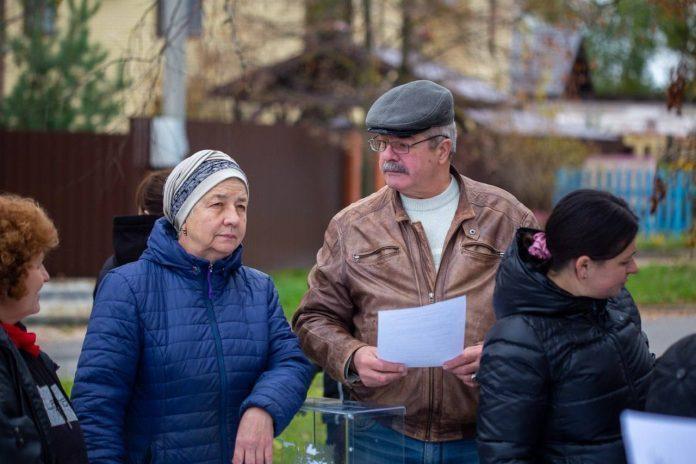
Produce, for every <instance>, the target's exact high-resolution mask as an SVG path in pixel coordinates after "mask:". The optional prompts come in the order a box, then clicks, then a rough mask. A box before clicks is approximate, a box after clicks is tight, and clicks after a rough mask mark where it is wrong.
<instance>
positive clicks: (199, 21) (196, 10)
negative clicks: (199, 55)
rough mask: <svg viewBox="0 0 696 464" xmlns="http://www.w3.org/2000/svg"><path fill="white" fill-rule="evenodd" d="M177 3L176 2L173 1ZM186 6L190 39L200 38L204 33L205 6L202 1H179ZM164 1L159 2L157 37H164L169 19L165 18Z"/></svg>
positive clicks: (159, 0)
mask: <svg viewBox="0 0 696 464" xmlns="http://www.w3.org/2000/svg"><path fill="white" fill-rule="evenodd" d="M172 1H176V0H172ZM179 1H181V2H182V3H184V4H185V5H186V9H187V11H186V18H187V27H188V33H187V36H188V37H200V36H201V34H202V32H203V5H202V1H201V0H179ZM164 15H165V13H164V0H158V2H157V37H164V32H165V24H167V21H166V20H167V18H165V17H164Z"/></svg>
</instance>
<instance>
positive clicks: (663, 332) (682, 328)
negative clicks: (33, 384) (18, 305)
mask: <svg viewBox="0 0 696 464" xmlns="http://www.w3.org/2000/svg"><path fill="white" fill-rule="evenodd" d="M643 328H644V330H645V332H646V333H647V334H648V338H649V340H650V347H651V349H652V351H653V352H654V353H655V354H656V355H658V356H660V355H662V353H664V352H665V350H666V349H667V348H668V347H669V346H670V345H671V344H672V343H674V342H676V341H677V340H679V339H680V338H682V337H684V336H686V335H689V334H692V333H696V315H689V316H668V317H657V318H651V319H646V320H645V321H644V322H643ZM31 330H35V331H36V332H37V333H38V337H39V339H38V343H39V344H40V345H41V348H42V349H44V350H45V351H46V352H47V353H48V354H49V355H50V356H51V357H52V358H53V360H54V361H56V362H57V363H58V365H60V366H61V368H60V370H59V371H58V374H59V376H60V377H61V378H72V377H73V376H74V375H75V368H76V367H77V358H78V356H79V354H80V349H81V348H82V339H83V338H84V336H85V328H84V327H73V328H67V329H66V328H56V327H48V326H37V327H33V328H32V329H31Z"/></svg>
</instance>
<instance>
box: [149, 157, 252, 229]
mask: <svg viewBox="0 0 696 464" xmlns="http://www.w3.org/2000/svg"><path fill="white" fill-rule="evenodd" d="M230 178H236V179H239V180H241V181H242V182H244V186H245V187H246V190H247V193H249V182H248V181H247V178H246V175H245V174H244V171H242V168H240V167H239V164H237V163H236V162H235V161H234V160H233V159H232V158H231V157H230V156H229V155H226V154H225V153H223V152H221V151H217V150H201V151H198V152H196V153H194V154H193V155H191V156H190V157H188V158H186V159H185V160H183V161H182V162H180V163H179V164H177V165H176V167H175V168H174V169H173V170H172V173H171V174H169V177H167V182H166V183H165V184H164V204H163V207H164V216H165V217H166V218H167V219H168V220H169V222H170V223H171V224H172V225H173V226H174V228H175V229H176V230H177V232H180V231H181V226H182V225H183V224H184V222H185V221H186V218H187V217H188V215H189V214H190V213H191V210H193V207H194V206H195V205H196V203H198V200H200V199H201V198H202V197H203V196H204V195H205V194H206V193H208V192H209V191H210V190H211V189H212V188H213V187H215V186H216V185H217V184H219V183H220V182H222V181H223V180H226V179H230Z"/></svg>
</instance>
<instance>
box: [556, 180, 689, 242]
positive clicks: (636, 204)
mask: <svg viewBox="0 0 696 464" xmlns="http://www.w3.org/2000/svg"><path fill="white" fill-rule="evenodd" d="M658 175H659V177H660V179H662V181H663V182H664V184H665V188H666V193H665V198H664V199H663V200H662V201H661V202H660V203H659V204H658V207H657V210H656V211H655V213H654V214H650V206H651V205H650V198H651V196H652V193H653V188H654V187H653V186H654V182H655V171H654V170H650V169H602V170H599V169H597V170H588V169H568V168H563V169H559V170H558V172H557V173H556V186H555V191H554V197H553V202H554V204H556V203H557V202H558V201H559V200H560V199H561V198H562V197H563V196H565V195H566V194H568V193H570V192H572V191H573V190H577V189H580V188H593V189H599V190H606V191H608V192H611V193H613V194H614V195H617V196H619V197H621V198H623V199H625V200H626V201H627V202H628V204H629V205H631V208H632V209H633V211H634V212H635V213H636V214H637V215H638V217H639V218H640V231H641V234H643V235H646V236H650V235H654V234H682V233H685V232H687V231H688V230H690V228H691V225H692V223H693V202H694V196H695V194H696V188H695V187H694V184H693V179H692V174H691V173H690V172H686V171H676V170H675V171H672V170H664V169H663V170H660V171H658Z"/></svg>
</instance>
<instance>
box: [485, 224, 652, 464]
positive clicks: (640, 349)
mask: <svg viewBox="0 0 696 464" xmlns="http://www.w3.org/2000/svg"><path fill="white" fill-rule="evenodd" d="M529 232H530V231H529V230H528V229H527V230H525V229H521V230H520V231H518V233H517V235H516V239H515V240H514V241H513V244H512V245H511V246H510V248H509V249H508V251H507V253H506V255H505V258H504V259H503V261H502V263H501V266H500V268H499V270H498V274H497V277H496V288H495V292H494V296H493V305H494V308H495V312H496V317H497V319H498V322H496V324H495V325H494V326H493V328H492V329H491V330H490V332H489V333H488V335H487V336H486V340H485V344H484V348H483V356H482V360H481V367H480V370H479V372H478V374H477V380H478V381H479V383H480V385H481V390H480V403H479V409H478V424H477V427H478V449H479V454H480V458H481V463H482V464H487V463H506V464H507V463H532V462H533V463H564V464H570V463H578V464H579V463H583V464H586V463H587V464H590V463H597V464H616V463H623V462H625V456H624V449H623V444H622V441H621V428H620V422H619V414H620V413H621V411H623V410H624V409H626V408H630V409H636V410H642V409H643V407H644V404H645V396H646V392H647V389H648V386H649V381H650V374H651V371H652V367H653V363H654V361H653V356H652V355H651V354H650V352H649V350H648V345H647V338H646V337H645V335H644V334H643V333H642V332H641V329H640V317H639V315H638V311H637V309H636V307H635V303H634V302H633V299H632V298H631V296H630V294H629V293H628V291H627V290H625V289H624V290H623V291H622V293H621V295H619V296H618V297H617V298H613V299H610V300H595V299H591V298H580V297H574V296H572V295H571V294H569V293H567V292H565V291H564V290H562V289H560V288H559V287H557V286H556V285H555V284H553V283H552V282H551V281H550V280H549V279H548V278H547V277H546V274H545V272H544V271H543V266H542V265H541V263H539V262H538V261H537V260H536V258H533V257H530V256H529V254H528V253H527V252H526V250H525V249H523V247H522V246H521V241H522V234H524V233H529Z"/></svg>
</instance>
